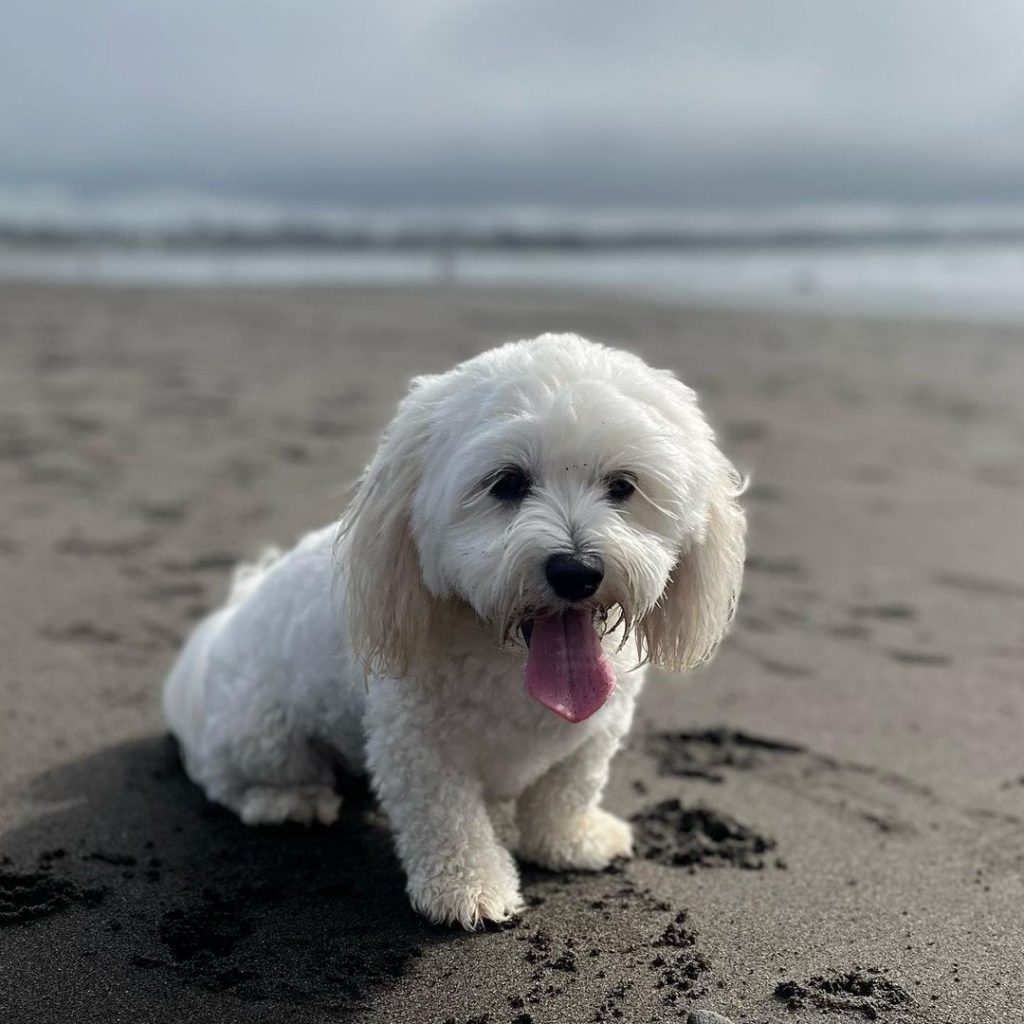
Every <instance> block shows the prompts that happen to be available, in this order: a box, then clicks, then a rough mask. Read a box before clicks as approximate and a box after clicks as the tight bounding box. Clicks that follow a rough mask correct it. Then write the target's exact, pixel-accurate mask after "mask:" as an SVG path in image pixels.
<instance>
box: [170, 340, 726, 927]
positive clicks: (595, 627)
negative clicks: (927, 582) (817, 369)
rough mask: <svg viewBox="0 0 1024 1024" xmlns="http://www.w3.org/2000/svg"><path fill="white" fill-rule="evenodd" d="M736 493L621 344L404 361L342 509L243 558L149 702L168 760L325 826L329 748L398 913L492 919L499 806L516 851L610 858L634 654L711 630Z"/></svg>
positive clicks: (672, 384) (673, 393) (500, 847)
mask: <svg viewBox="0 0 1024 1024" xmlns="http://www.w3.org/2000/svg"><path fill="white" fill-rule="evenodd" d="M740 491H741V482H740V480H739V478H738V476H737V474H736V471H735V470H734V469H733V467H732V466H731V465H730V464H729V462H728V461H727V460H726V459H725V457H724V456H723V455H722V454H721V452H719V450H718V448H717V447H716V445H715V441H714V435H713V433H712V431H711V429H710V428H709V426H708V425H707V423H706V422H705V420H704V417H703V415H702V414H701V412H700V410H699V408H698V406H697V402H696V397H695V395H694V393H693V391H692V390H690V389H689V388H688V387H686V386H685V385H683V384H682V383H680V382H679V381H678V380H677V379H676V378H675V377H673V376H672V374H670V373H669V372H667V371H664V370H653V369H651V368H650V367H648V366H647V365H646V364H645V363H644V362H643V361H642V360H640V359H639V358H637V357H636V356H633V355H629V354H627V353H625V352H621V351H617V350H615V349H610V348H606V347H604V346H601V345H596V344H593V343H591V342H588V341H585V340H584V339H582V338H579V337H576V336H574V335H552V334H546V335H543V336H542V337H539V338H536V339H534V340H533V341H520V342H516V343H514V344H509V345H505V346H503V347H501V348H497V349H494V350H492V351H490V352H485V353H484V354H483V355H480V356H477V357H476V358H474V359H470V360H468V361H466V362H464V363H462V364H460V365H459V366H457V367H455V369H453V370H451V371H450V372H448V373H445V374H441V375H438V376H428V377H420V378H418V379H416V380H415V381H413V384H412V388H411V391H410V393H409V395H408V396H407V397H406V398H405V399H404V401H403V402H402V403H401V405H400V407H399V410H398V414H397V416H396V417H395V419H394V421H393V422H392V424H391V426H390V428H389V429H388V431H387V433H386V435H385V437H384V439H383V441H382V442H381V445H380V447H379V448H378V450H377V453H376V455H375V456H374V457H373V460H372V461H371V463H370V465H369V467H368V468H367V469H366V472H365V473H364V475H363V477H362V478H361V480H360V482H359V486H358V490H357V492H356V496H355V498H354V500H353V502H352V504H351V506H350V507H349V508H348V510H347V511H346V513H345V514H344V516H343V518H342V520H341V522H340V524H336V525H333V526H329V527H326V528H324V529H322V530H318V531H316V532H314V533H310V534H308V535H307V536H306V537H305V538H303V540H302V541H301V542H300V543H299V544H298V546H297V547H295V548H294V549H293V550H291V551H289V552H288V553H287V554H280V553H278V552H271V553H268V555H267V556H265V557H264V558H263V559H262V560H261V561H260V562H259V563H258V564H257V565H254V566H247V567H241V568H240V569H239V570H238V571H237V572H236V576H235V582H234V586H233V588H232V592H231V596H230V598H229V599H228V602H227V604H226V605H225V607H223V608H221V609H220V610H218V611H216V612H214V613H213V614H211V615H210V616H209V617H208V618H206V619H205V620H204V621H203V622H201V623H200V624H199V626H198V627H197V628H196V630H195V632H194V633H193V635H192V636H191V638H190V639H189V641H188V643H187V644H186V646H185V649H184V651H183V653H182V654H181V656H180V658H179V660H178V662H177V664H176V665H175V667H174V669H173V671H172V672H171V675H170V677H169V678H168V680H167V684H166V687H165V691H164V709H165V713H166V716H167V721H168V722H169V723H170V727H171V729H172V730H173V732H174V734H175V735H176V736H177V738H178V740H179V741H180V743H181V749H182V752H183V756H184V762H185V766H186V769H187V771H188V773H189V775H190V776H191V778H192V779H193V780H195V782H197V783H198V784H199V785H200V786H201V787H202V788H203V790H204V792H205V793H206V795H207V796H208V797H209V798H210V799H211V800H214V801H217V802H218V803H220V804H223V805H225V806H226V807H229V808H231V809H232V810H233V811H235V812H236V813H237V814H238V815H239V817H240V818H241V819H242V821H244V822H246V823H247V824H250V825H258V824H265V823H266V824H273V823H278V822H283V821H298V822H312V821H319V822H323V823H324V824H330V823H331V822H333V821H334V820H335V819H336V817H337V815H338V807H339V803H340V798H339V797H338V796H337V794H336V793H335V791H334V789H333V786H332V779H333V771H332V769H333V762H334V761H335V760H337V758H338V757H339V756H340V758H341V759H342V761H343V762H344V763H345V764H346V765H347V766H348V767H349V768H351V769H352V770H355V771H366V772H368V773H369V776H370V779H371V782H372V785H373V789H374V791H375V792H376V794H377V797H378V799H379V801H380V803H381V805H382V806H383V808H384V810H385V811H386V812H387V815H388V817H389V819H390V822H391V826H392V828H393V830H394V835H395V844H396V847H397V850H398V855H399V857H400V859H401V862H402V865H403V867H404V869H405V872H406V875H407V878H408V892H409V897H410V899H411V900H412V904H413V906H414V907H415V908H416V909H417V910H419V911H420V912H421V913H423V914H425V915H426V916H427V917H429V918H431V919H432V920H434V921H439V922H449V923H458V924H460V925H463V926H464V927H466V928H474V927H478V926H479V925H480V924H481V922H483V921H502V920H505V919H506V918H508V917H509V916H510V915H512V914H514V913H516V912H517V911H519V910H520V909H521V908H522V905H523V904H522V899H521V897H520V891H519V878H518V874H517V871H516V864H515V861H514V860H513V858H512V854H511V853H510V851H509V848H507V846H506V845H505V844H504V843H503V841H502V840H503V838H505V832H504V831H503V824H502V823H503V822H507V821H508V820H509V819H510V818H511V816H510V815H509V814H508V813H507V811H509V810H510V809H512V808H514V818H512V819H511V820H512V821H513V822H514V826H515V828H514V831H515V832H517V834H518V835H517V838H513V839H511V840H509V844H510V845H512V847H513V849H514V850H515V852H516V854H517V855H518V856H519V857H520V858H522V859H524V860H527V861H531V862H533V863H535V864H540V865H543V866H545V867H548V868H554V869H564V868H577V869H590V870H599V869H601V868H603V867H605V866H606V865H607V864H608V863H609V862H610V861H611V860H612V859H613V858H616V857H625V856H628V855H629V854H630V852H631V849H632V836H631V833H630V827H629V825H628V824H626V822H624V821H622V820H620V819H619V818H617V817H615V816H614V815H612V814H609V813H608V812H607V811H605V810H602V809H601V807H600V800H601V795H602V791H603V789H604V786H605V782H606V780H607V778H608V767H609V762H610V760H611V758H612V755H613V754H614V753H615V751H616V749H617V748H618V746H619V744H620V742H621V741H622V738H623V736H624V735H625V733H626V732H627V730H628V729H629V726H630V721H631V719H632V716H633V705H634V702H635V700H636V697H637V694H638V693H639V691H640V687H641V685H642V683H643V678H644V668H643V666H644V665H646V664H648V663H651V664H656V665H661V666H665V667H667V668H670V669H675V670H682V669H688V668H691V667H692V666H694V665H697V664H698V663H700V662H702V661H704V660H705V659H706V658H708V657H709V655H710V654H711V653H712V651H713V650H714V649H715V647H716V645H717V644H718V642H719V640H721V638H722V635H723V633H724V631H725V629H726V626H727V625H728V623H729V621H730V619H731V617H732V614H733V610H734V608H735V603H736V598H737V595H738V592H739V587H740V582H741V579H742V573H743V559H744V532H745V522H744V516H743V513H742V511H741V509H740V507H739V505H738V504H737V501H736V499H737V496H738V495H739V493H740ZM513 802H514V803H513ZM499 810H500V811H501V813H498V812H499Z"/></svg>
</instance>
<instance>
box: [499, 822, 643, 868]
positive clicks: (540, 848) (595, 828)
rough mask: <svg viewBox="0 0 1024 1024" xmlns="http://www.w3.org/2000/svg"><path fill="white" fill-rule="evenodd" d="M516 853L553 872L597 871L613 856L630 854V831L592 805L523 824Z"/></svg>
mask: <svg viewBox="0 0 1024 1024" xmlns="http://www.w3.org/2000/svg"><path fill="white" fill-rule="evenodd" d="M519 854H520V856H521V857H522V858H523V859H524V860H528V861H530V862H531V863H533V864H539V865H540V866H541V867H544V868H551V869H552V870H554V871H564V870H567V869H571V868H575V869H577V870H581V871H600V870H602V869H603V868H606V867H608V865H609V864H610V863H611V862H612V861H613V860H615V859H616V858H617V857H631V856H632V855H633V830H632V828H631V827H630V826H629V825H628V824H627V823H626V822H625V821H623V820H622V819H621V818H617V817H616V816H615V815H614V814H609V813H608V811H604V810H602V809H601V808H600V807H592V808H590V810H587V811H584V812H583V813H582V814H579V815H577V816H576V817H573V818H566V819H562V820H556V819H550V820H548V821H546V822H545V823H544V824H543V825H540V824H537V825H534V826H533V827H528V826H526V825H524V826H523V835H522V839H521V841H520V844H519Z"/></svg>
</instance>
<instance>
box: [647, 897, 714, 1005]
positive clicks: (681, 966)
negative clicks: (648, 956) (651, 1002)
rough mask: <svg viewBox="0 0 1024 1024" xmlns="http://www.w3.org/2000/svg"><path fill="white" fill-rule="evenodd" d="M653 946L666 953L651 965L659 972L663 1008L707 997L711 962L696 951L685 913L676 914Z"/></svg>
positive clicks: (659, 955)
mask: <svg viewBox="0 0 1024 1024" xmlns="http://www.w3.org/2000/svg"><path fill="white" fill-rule="evenodd" d="M654 945H655V946H656V947H659V948H661V949H664V950H665V952H663V953H659V954H658V955H657V956H656V957H655V958H654V959H653V960H652V961H651V967H652V968H653V969H654V970H656V971H657V972H658V983H657V987H658V988H659V989H664V990H665V994H664V1002H665V1004H666V1005H668V1006H672V1005H675V1004H676V1003H677V1002H678V1001H679V1000H680V998H683V999H687V1000H689V999H695V998H697V997H699V996H702V995H705V994H706V993H707V990H708V989H707V984H706V975H707V973H708V972H709V971H710V970H711V962H710V961H709V960H708V958H707V957H706V956H705V955H704V954H703V953H702V952H701V951H700V950H699V949H698V948H697V933H696V932H695V931H693V930H692V929H691V928H690V927H689V926H688V924H687V912H686V911H685V910H681V911H680V912H679V913H678V914H676V916H675V918H674V920H673V921H672V923H671V924H670V925H669V926H668V927H667V928H666V929H665V931H664V932H662V934H661V937H660V938H659V939H657V940H656V941H655V943H654Z"/></svg>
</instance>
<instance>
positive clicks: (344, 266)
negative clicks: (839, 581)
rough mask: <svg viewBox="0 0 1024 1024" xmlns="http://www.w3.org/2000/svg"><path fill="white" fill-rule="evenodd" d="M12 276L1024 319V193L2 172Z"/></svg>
mask: <svg viewBox="0 0 1024 1024" xmlns="http://www.w3.org/2000/svg"><path fill="white" fill-rule="evenodd" d="M0 280H6V281H45V282H64V283H75V284H105V283H109V284H115V283H116V284H128V285H132V284H134V285H199V286H203V285H207V286H211V285H238V286H266V285H277V284H280V285H286V284H291V285H295V284H317V285H329V284H358V285H386V284H412V285H423V286H435V285H443V286H450V287H458V286H466V287H471V286H482V285H487V286H503V285H518V286H530V287H549V288H583V289H594V290H599V291H601V292H602V293H605V294H608V293H622V294H629V295H643V296H648V297H652V298H657V299H661V300H663V301H670V302H683V303H699V304H714V305H724V306H735V307H743V308H771V309H782V310H808V311H818V312H822V311H824V312H827V311H838V312H859V313H868V314H881V315H897V316H909V317H939V318H954V319H956V318H968V319H972V320H976V319H986V320H989V319H991V320H1010V321H1024V206H1005V205H1003V206H992V205H982V204H974V205H956V206H950V205H947V206H927V207H925V206H915V207H909V206H881V205H872V206H864V205H855V206H854V205H829V206H823V205H804V206H788V207H780V208H770V209H766V208H759V209H731V210H724V209H715V210H693V209H606V208H586V209H577V208H573V209H553V208H548V207H535V206H521V205H520V206H509V205H501V206H486V207H481V206H477V207H464V208H452V207H447V208H436V207H435V208H430V207H406V208H401V209H371V210H365V209H364V210H354V209H348V208H345V207H339V206H328V205H311V204H301V203H281V202H266V201H256V200H249V199H244V200H243V199H234V200H232V199H224V198H221V197H210V196H197V195H195V194H188V195H182V194H177V193H159V194H152V193H150V194H145V195H132V196H119V197H103V198H89V199H82V198H76V197H73V196H70V195H68V194H67V193H64V192H61V191H60V190H53V189H3V188H0Z"/></svg>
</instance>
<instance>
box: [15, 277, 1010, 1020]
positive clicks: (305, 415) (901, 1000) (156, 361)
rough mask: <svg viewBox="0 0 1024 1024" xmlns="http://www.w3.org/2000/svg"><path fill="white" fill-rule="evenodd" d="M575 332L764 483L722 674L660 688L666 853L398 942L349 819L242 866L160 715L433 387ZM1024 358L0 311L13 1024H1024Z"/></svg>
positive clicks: (638, 793)
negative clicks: (662, 371)
mask: <svg viewBox="0 0 1024 1024" xmlns="http://www.w3.org/2000/svg"><path fill="white" fill-rule="evenodd" d="M543 329H556V330H561V329H575V330H578V331H581V332H583V333H586V334H589V335H591V336H594V337H597V338H601V339H606V340H609V341H612V342H615V343H618V344H623V345H626V346H629V347H631V348H634V349H636V350H637V351H639V352H641V353H642V354H643V355H645V356H647V357H648V358H650V359H651V360H653V361H654V362H655V363H658V364H661V365H667V366H671V367H672V368H674V369H676V370H678V371H679V372H680V373H682V374H683V375H684V377H685V378H686V379H687V380H688V381H690V382H691V383H693V384H694V385H695V386H697V387H698V388H699V389H700V390H701V392H702V395H703V399H704V403H705V406H706V408H707V409H708V411H709V414H710V416H711V418H712V420H713V421H714V422H715V423H716V424H717V426H718V427H719V429H720V433H721V436H722V438H723V444H724V445H725V447H726V449H727V450H728V451H729V453H730V454H731V455H732V456H733V457H734V459H735V460H736V461H737V463H738V464H739V465H741V466H742V467H744V468H745V469H747V470H749V471H750V472H751V473H752V474H753V486H752V488H751V491H750V494H749V500H748V508H749V511H750V517H751V555H750V562H749V569H748V576H747V585H746V589H745V592H744V595H743V599H742V604H741V611H740V615H739V619H738V622H737V625H736V628H735V630H734V632H733V634H732V635H731V637H730V639H729V640H728V642H727V643H726V644H725V646H724V648H723V649H722V651H721V653H720V655H719V657H718V658H717V660H716V661H715V662H714V663H713V664H712V665H711V666H709V667H708V668H706V669H704V670H701V671H700V672H699V673H697V674H695V675H694V676H692V677H691V678H689V679H688V680H686V681H681V680H679V679H676V678H671V677H668V676H662V675H659V676H657V677H656V678H654V679H653V680H652V682H651V684H650V685H649V688H648V690H647V691H646V692H645V694H644V697H643V700H642V706H641V708H640V713H639V717H638V722H637V725H636V727H635V730H634V734H633V736H632V740H631V743H630V746H629V749H627V750H626V751H624V752H623V753H622V754H621V755H620V757H619V758H618V760H617V762H616V764H615V769H614V773H613V778H612V782H611V785H610V788H609V793H608V803H609V805H610V806H611V807H612V808H613V809H615V810H616V811H618V812H619V813H621V814H624V815H626V816H629V817H632V818H634V819H635V821H636V822H637V828H638V834H639V838H640V844H639V845H640V851H641V856H640V857H639V858H638V859H637V860H635V861H633V862H632V863H629V864H627V865H622V866H616V867H615V868H613V869H612V870H610V871H608V872H605V873H603V874H599V875H596V876H589V877H587V876H582V875H579V876H569V875H555V874H546V873H543V872H540V871H534V870H530V869H527V870H526V871H525V892H526V896H527V899H528V903H529V910H528V912H527V913H526V914H525V915H524V916H523V917H522V918H521V920H519V921H517V922H515V923H513V924H512V925H510V926H508V927H505V928H495V929H491V930H489V931H487V932H485V933H481V934H476V935H466V934H460V933H456V932H452V931H447V930H444V929H441V928H436V927H433V926H431V925H429V924H427V923H426V922H424V921H423V920H421V919H419V918H417V917H416V916H415V915H414V914H413V913H412V912H411V911H410V910H409V908H408V907H407V905H406V901H405V897H404V895H403V891H402V890H403V885H402V879H401V875H400V872H399V870H398V867H397V865H396V863H395V860H394V857H393V855H392V853H391V849H390V843H389V838H388V835H387V832H386V830H385V828H384V826H383V823H382V821H381V820H380V817H379V815H378V814H377V813H376V811H375V809H374V807H373V804H372V801H371V800H370V798H369V797H368V795H367V793H366V791H365V789H364V788H363V787H362V786H361V784H360V783H359V782H358V781H356V780H345V779H343V780H340V781H339V784H340V785H341V786H342V788H343V789H344V790H345V792H346V794H347V801H346V805H345V809H344V811H343V814H342V818H341V821H340V822H339V823H338V825H337V826H336V827H333V828H331V829H322V830H310V831H308V832H306V831H303V830H302V829H300V828H294V829H293V828H285V829H279V830H265V831H252V830H247V829H245V828H244V827H242V826H241V825H240V824H238V823H237V822H236V821H234V820H233V819H232V818H231V817H230V816H228V815H227V814H225V813H223V812H222V811H220V810H217V809H216V808H213V807H211V806H208V805H206V804H205V803H204V801H203V799H202V797H201V795H200V794H199V793H198V792H197V791H196V789H195V788H194V787H192V786H191V785H190V784H189V783H188V781H187V780H186V779H185V778H184V776H183V775H182V772H181V770H180V767H179V765H178V762H177V758H176V754H175V751H174V748H173V745H172V744H171V742H170V741H169V740H168V738H167V737H166V735H165V732H164V729H163V727H162V724H161V720H160V715H159V709H158V694H159V688H160V684H161V680H162V676H163V674H164V672H165V671H166V669H167V667H168V666H169V664H170V662H171V660H172V659H173V657H174V653H175V650H176V648H177V646H178V644H179V643H180V641H181V639H182V637H183V636H184V635H185V634H186V632H187V631H188V629H189V627H190V624H191V623H192V622H193V621H194V620H195V619H196V618H197V617H198V616H200V615H201V614H202V613H203V612H204V610H205V609H207V608H209V607H211V606H212V605H213V604H215V603H216V602H217V601H218V600H219V599H220V597H221V596H222V594H223V593H224V589H225V585H226V579H227V574H228V571H229V568H230V566H231V565H232V564H233V562H234V561H235V560H236V559H238V558H241V557H244V556H247V555H251V554H253V553H254V552H256V551H257V550H258V549H259V548H260V546H261V545H262V544H264V543H265V542H268V541H279V542H287V541H288V540H290V539H292V538H294V537H295V536H297V535H298V534H299V533H300V532H302V531H303V530H304V529H306V528H307V527H309V526H313V525H318V524H321V523H323V522H325V521H327V520H329V519H330V518H332V517H333V516H335V515H336V514H337V512H338V511H339V510H340V509H341V507H342V505H343V501H344V494H345V488H346V485H347V482H348V481H349V480H350V479H351V478H352V477H353V476H354V475H355V474H356V472H357V471H358V470H359V468H360V467H361V465H362V464H363V462H364V460H365V459H366V458H367V456H368V454H369V453H370V451H371V449H372V446H373V444H374V439H375V437H376V435H377V432H378V431H379V430H380V429H381V428H382V427H383V426H384V424H385V423H386V422H387V420H388V419H389V417H390V414H391V411H392V408H393V405H394V403H395V401H396V400H397V399H398V398H399V396H400V395H401V393H402V391H403V389H404V387H405V383H406V381H407V379H408V378H409V377H410V376H411V375H412V374H414V373H419V372H425V371H434V370H441V369H444V368H446V367H448V366H449V365H450V364H451V363H453V362H454V361H456V360H457V359H460V358H462V357H464V356H468V355H470V354H471V353H473V352H476V351H478V350H480V349H482V348H485V347H487V346H489V345H491V344H493V343H495V342H498V341H501V340H505V339H508V338H513V337H521V336H526V335H530V334H533V333H536V332H538V331H540V330H543ZM1022 384H1024V329H1014V328H1007V327H1004V328H995V327H991V328H984V327H980V326H977V325H973V326H972V325H944V326H943V325H938V324H926V323H918V324H901V323H896V322H884V321H881V320H873V321H868V320H855V319H850V318H827V317H798V316H784V315H779V314H771V315H756V314H752V313H744V314H741V313H728V312H721V311H719V312H709V311H703V312H702V311H699V310H687V309H681V308H676V307H673V306H671V305H668V304H661V305H657V304H650V303H639V302H631V301H627V300H620V299H612V298H599V297H593V296H585V295H566V294H555V293H540V292H533V293H524V292H513V291H493V292H488V291H469V290H465V291H464V290H449V291H445V290H412V289H410V290H387V289H366V290H340V289H329V288H323V289H305V290H302V289H295V290H284V289H282V290H273V289H264V290H259V289H252V290H234V291H232V290H205V291H204V290H186V289H179V290H171V289H168V290H141V289H140V290H118V289H109V290H106V289H104V290H100V289H97V290H86V289H81V290H80V289H75V288H53V287H42V286H40V287H34V286H18V287H15V286H4V287H2V288H0V652H2V656H0V856H2V857H3V863H2V865H0V1021H4V1022H19V1024H20V1022H29V1021H46V1022H54V1024H56V1022H61V1024H64V1022H67V1021H76V1022H87V1021H103V1022H110V1021H132V1022H135V1021H147V1022H159V1021H182V1020H190V1021H195V1022H200V1021H217V1022H233V1021H247V1022H259V1021H281V1020H288V1021H300V1022H302V1021H322V1020H332V1019H353V1020H359V1021H369V1022H377V1021H393V1022H402V1021H417V1022H420V1021H431V1022H433V1021H436V1022H438V1024H440V1022H444V1021H452V1022H455V1024H469V1022H477V1024H479V1022H484V1021H486V1022H488V1024H529V1022H531V1021H533V1022H535V1024H547V1022H591V1021H615V1020H624V1021H639V1022H647V1021H662V1020H677V1019H678V1020H683V1019H685V1017H686V1014H687V1013H688V1012H689V1011H690V1010H691V1009H697V1008H702V1009H707V1010H711V1011H714V1012H716V1013H719V1014H723V1015H725V1016H726V1017H727V1018H729V1019H731V1020H732V1021H734V1022H736V1024H739V1022H762V1021H765V1022H767V1021H773V1022H774V1021H783V1020H787V1021H788V1020H794V1021H799V1022H805V1021H822V1022H824V1021H842V1020H853V1021H855V1020H861V1019H878V1020H883V1021H915V1022H916V1021H920V1022H950V1024H953V1022H955V1024H970V1022H979V1024H980V1022H985V1024H990V1022H995V1021H998V1022H1019V1021H1022V1020H1024V981H1022V974H1024V971H1022V964H1024V883H1022V876H1024V744H1022V741H1021V740H1022V734H1024V530H1022V523H1024V457H1022V455H1021V451H1022V445H1024V408H1022V405H1024V404H1022V402H1021V400H1020V399H1021V394H1020V393H1021V388H1022Z"/></svg>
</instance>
